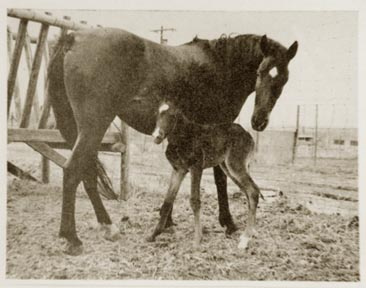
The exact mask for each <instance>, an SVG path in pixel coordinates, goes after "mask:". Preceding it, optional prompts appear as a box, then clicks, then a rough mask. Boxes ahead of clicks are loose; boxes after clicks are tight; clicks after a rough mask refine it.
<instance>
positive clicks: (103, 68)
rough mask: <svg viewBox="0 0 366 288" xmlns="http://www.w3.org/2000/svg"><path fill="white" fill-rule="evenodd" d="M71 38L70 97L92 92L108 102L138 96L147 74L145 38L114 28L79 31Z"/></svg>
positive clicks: (68, 58) (67, 79)
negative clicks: (132, 95) (135, 93)
mask: <svg viewBox="0 0 366 288" xmlns="http://www.w3.org/2000/svg"><path fill="white" fill-rule="evenodd" d="M71 37H73V39H72V40H73V42H72V44H71V46H70V49H69V50H68V51H67V53H66V55H65V64H64V71H65V72H64V75H65V84H66V87H67V88H68V89H67V91H68V94H71V95H69V97H74V98H78V99H80V95H83V94H84V93H85V92H89V93H90V94H96V95H97V94H98V95H100V94H102V95H103V98H104V99H105V100H108V98H110V99H112V98H115V97H116V96H118V95H120V94H130V95H131V94H134V92H135V90H136V89H137V88H138V86H139V84H140V82H141V81H142V80H143V79H144V74H145V71H146V67H145V62H146V61H144V60H145V59H144V58H145V57H144V53H145V43H144V40H143V39H141V38H139V37H137V36H135V35H133V34H131V33H129V32H127V31H124V30H120V29H112V28H98V29H88V30H82V31H76V32H73V33H72V34H71ZM107 94H108V95H109V96H107ZM104 95H105V96H104ZM90 97H91V96H90ZM100 97H102V96H100Z"/></svg>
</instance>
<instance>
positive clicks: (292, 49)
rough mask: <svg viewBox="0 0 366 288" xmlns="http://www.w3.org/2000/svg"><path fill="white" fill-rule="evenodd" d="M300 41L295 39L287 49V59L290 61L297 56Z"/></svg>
mask: <svg viewBox="0 0 366 288" xmlns="http://www.w3.org/2000/svg"><path fill="white" fill-rule="evenodd" d="M298 46H299V45H298V43H297V41H295V42H294V43H293V44H292V45H291V46H290V48H288V49H287V59H288V61H290V60H291V59H292V58H294V57H295V55H296V52H297V47H298Z"/></svg>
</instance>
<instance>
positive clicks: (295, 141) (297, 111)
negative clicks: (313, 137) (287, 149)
mask: <svg viewBox="0 0 366 288" xmlns="http://www.w3.org/2000/svg"><path fill="white" fill-rule="evenodd" d="M299 126H300V105H297V110H296V129H295V134H294V147H293V150H292V164H293V163H295V159H296V149H297V138H298V137H299Z"/></svg>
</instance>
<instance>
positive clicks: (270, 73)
mask: <svg viewBox="0 0 366 288" xmlns="http://www.w3.org/2000/svg"><path fill="white" fill-rule="evenodd" d="M269 75H271V76H272V77H276V76H277V75H278V71H277V68H276V67H273V68H272V69H271V70H270V71H269Z"/></svg>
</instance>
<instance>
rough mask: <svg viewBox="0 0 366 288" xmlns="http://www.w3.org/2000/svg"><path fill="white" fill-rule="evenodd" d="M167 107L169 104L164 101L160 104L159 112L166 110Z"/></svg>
mask: <svg viewBox="0 0 366 288" xmlns="http://www.w3.org/2000/svg"><path fill="white" fill-rule="evenodd" d="M168 109H169V105H168V104H166V103H164V104H163V105H161V106H160V108H159V113H161V112H164V111H166V110H168Z"/></svg>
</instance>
